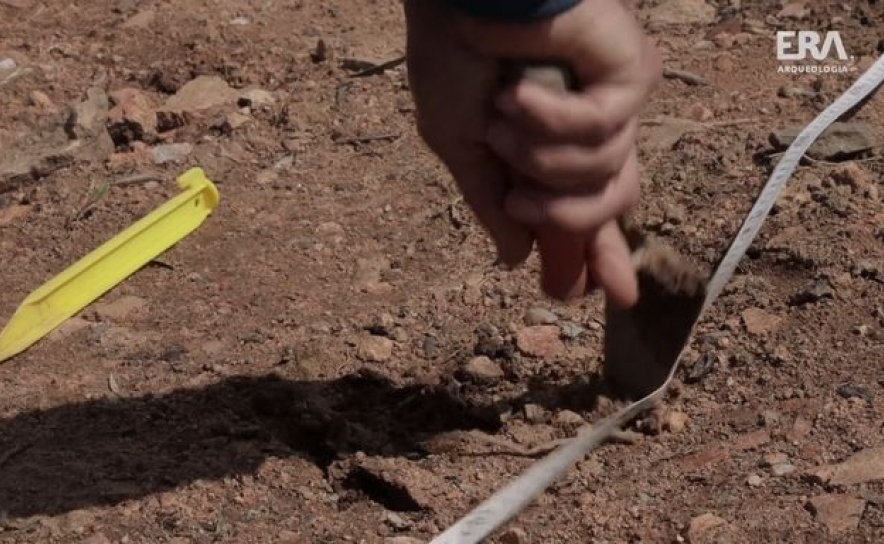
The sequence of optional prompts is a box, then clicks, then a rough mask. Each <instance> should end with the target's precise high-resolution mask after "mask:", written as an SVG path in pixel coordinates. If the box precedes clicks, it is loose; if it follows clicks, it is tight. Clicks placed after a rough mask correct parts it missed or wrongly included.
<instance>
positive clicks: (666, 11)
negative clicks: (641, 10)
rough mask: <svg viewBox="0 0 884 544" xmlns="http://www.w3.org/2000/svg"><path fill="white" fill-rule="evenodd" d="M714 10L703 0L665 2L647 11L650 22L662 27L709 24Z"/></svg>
mask: <svg viewBox="0 0 884 544" xmlns="http://www.w3.org/2000/svg"><path fill="white" fill-rule="evenodd" d="M715 13H716V12H715V8H714V7H713V6H710V5H709V4H707V3H706V2H704V1H703V0H665V1H664V2H662V3H661V4H659V5H657V6H656V7H654V8H651V9H650V10H649V11H648V17H649V18H650V21H651V22H654V23H657V24H663V25H690V24H711V23H714V22H715Z"/></svg>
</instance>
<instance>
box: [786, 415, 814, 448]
mask: <svg viewBox="0 0 884 544" xmlns="http://www.w3.org/2000/svg"><path fill="white" fill-rule="evenodd" d="M811 429H813V422H812V421H810V420H809V419H807V418H806V417H803V416H798V417H796V418H795V422H794V423H793V424H792V428H791V429H789V431H788V432H787V433H786V439H787V440H789V442H793V443H794V442H800V441H801V440H802V439H804V437H805V436H807V433H809V432H810V431H811Z"/></svg>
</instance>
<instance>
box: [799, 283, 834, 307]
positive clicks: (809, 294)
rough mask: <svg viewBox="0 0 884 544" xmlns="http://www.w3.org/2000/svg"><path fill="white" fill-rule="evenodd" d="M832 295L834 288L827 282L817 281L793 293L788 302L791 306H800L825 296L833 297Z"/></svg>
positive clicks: (817, 300) (825, 297)
mask: <svg viewBox="0 0 884 544" xmlns="http://www.w3.org/2000/svg"><path fill="white" fill-rule="evenodd" d="M834 296H835V290H834V289H833V288H832V286H831V285H829V284H828V282H825V281H817V282H814V283H812V284H811V285H809V286H807V287H805V288H804V289H802V290H801V291H799V292H798V293H796V294H795V295H793V296H792V297H791V298H790V300H789V302H790V303H791V304H792V305H793V306H801V305H804V304H810V303H813V302H819V301H821V300H823V299H827V298H834Z"/></svg>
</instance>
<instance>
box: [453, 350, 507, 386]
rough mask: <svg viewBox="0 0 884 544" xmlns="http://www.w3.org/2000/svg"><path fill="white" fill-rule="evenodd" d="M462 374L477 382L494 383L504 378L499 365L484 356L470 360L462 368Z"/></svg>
mask: <svg viewBox="0 0 884 544" xmlns="http://www.w3.org/2000/svg"><path fill="white" fill-rule="evenodd" d="M463 373H464V374H465V375H466V376H467V377H468V378H470V379H472V380H474V381H477V382H495V381H498V380H500V379H501V378H503V377H504V373H503V369H502V368H501V367H500V365H499V364H498V363H496V362H494V361H492V360H491V359H490V358H489V357H486V356H485V355H479V356H478V357H473V358H472V359H470V360H469V361H468V362H467V364H466V365H464V367H463Z"/></svg>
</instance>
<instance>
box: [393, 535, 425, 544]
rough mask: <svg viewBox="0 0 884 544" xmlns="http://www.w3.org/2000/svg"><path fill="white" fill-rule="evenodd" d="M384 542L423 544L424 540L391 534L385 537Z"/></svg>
mask: <svg viewBox="0 0 884 544" xmlns="http://www.w3.org/2000/svg"><path fill="white" fill-rule="evenodd" d="M384 544H424V541H423V540H419V539H417V538H414V537H410V536H392V537H389V538H385V539H384Z"/></svg>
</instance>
